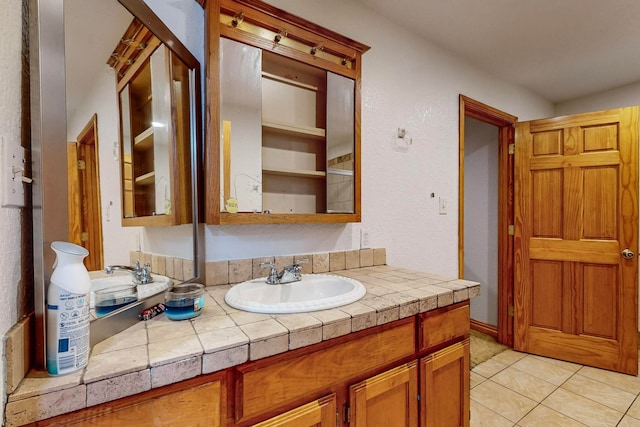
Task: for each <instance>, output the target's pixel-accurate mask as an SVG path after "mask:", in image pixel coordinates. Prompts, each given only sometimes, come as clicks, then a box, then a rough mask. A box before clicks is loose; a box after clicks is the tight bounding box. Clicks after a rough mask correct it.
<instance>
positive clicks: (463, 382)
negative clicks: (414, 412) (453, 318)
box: [420, 338, 469, 427]
mask: <svg viewBox="0 0 640 427" xmlns="http://www.w3.org/2000/svg"><path fill="white" fill-rule="evenodd" d="M420 369H421V374H420V396H421V401H420V403H421V408H420V410H421V423H420V426H421V427H463V426H464V427H468V426H469V339H468V338H467V339H466V340H464V341H462V342H459V343H457V344H454V345H451V346H449V347H447V348H445V349H442V350H440V351H437V352H435V353H433V354H430V355H429V356H427V357H424V358H422V359H421V360H420Z"/></svg>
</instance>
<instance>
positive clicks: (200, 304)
mask: <svg viewBox="0 0 640 427" xmlns="http://www.w3.org/2000/svg"><path fill="white" fill-rule="evenodd" d="M164 305H165V311H164V313H165V314H166V315H167V317H168V318H169V319H171V320H186V319H191V318H193V317H196V316H199V315H200V313H202V309H203V308H204V285H201V284H199V283H183V284H181V285H175V286H173V287H172V288H170V289H168V290H167V291H165V293H164Z"/></svg>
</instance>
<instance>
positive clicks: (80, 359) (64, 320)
mask: <svg viewBox="0 0 640 427" xmlns="http://www.w3.org/2000/svg"><path fill="white" fill-rule="evenodd" d="M49 309H50V310H51V309H52V306H49ZM57 311H58V313H57V314H58V315H57V316H56V317H57V321H58V331H59V335H58V343H57V347H58V348H57V358H56V361H55V362H56V366H54V367H51V368H53V370H55V371H57V372H51V373H54V374H65V373H68V372H73V371H75V370H77V369H80V368H82V367H84V366H86V365H87V362H88V361H89V301H88V297H87V296H86V295H78V294H72V293H67V292H65V293H61V294H60V299H59V302H58V304H57ZM49 370H50V371H52V369H49Z"/></svg>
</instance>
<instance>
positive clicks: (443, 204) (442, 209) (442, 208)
mask: <svg viewBox="0 0 640 427" xmlns="http://www.w3.org/2000/svg"><path fill="white" fill-rule="evenodd" d="M438 211H439V213H440V215H446V214H447V199H445V198H444V197H440V198H439V199H438Z"/></svg>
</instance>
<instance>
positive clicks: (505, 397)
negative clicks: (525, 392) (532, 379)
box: [471, 380, 536, 423]
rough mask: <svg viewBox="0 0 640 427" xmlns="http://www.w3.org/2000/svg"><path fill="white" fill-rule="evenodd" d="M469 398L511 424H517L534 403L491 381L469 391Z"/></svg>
mask: <svg viewBox="0 0 640 427" xmlns="http://www.w3.org/2000/svg"><path fill="white" fill-rule="evenodd" d="M471 398H472V399H473V400H475V401H476V402H478V403H480V404H481V405H483V406H485V407H487V408H488V409H490V410H492V411H493V412H495V413H497V414H498V415H501V416H503V417H504V418H506V419H508V420H509V421H511V422H514V423H515V422H518V420H520V419H521V418H522V417H524V416H525V415H526V414H527V413H528V412H529V411H530V410H532V409H533V408H534V407H535V406H536V402H535V401H533V400H531V399H529V398H528V397H524V396H522V395H521V394H518V393H516V392H515V391H512V390H509V389H507V388H506V387H503V386H501V385H500V384H498V383H495V382H493V381H491V380H487V381H484V382H483V383H482V384H480V385H478V386H476V387H475V388H474V389H473V390H471Z"/></svg>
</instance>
